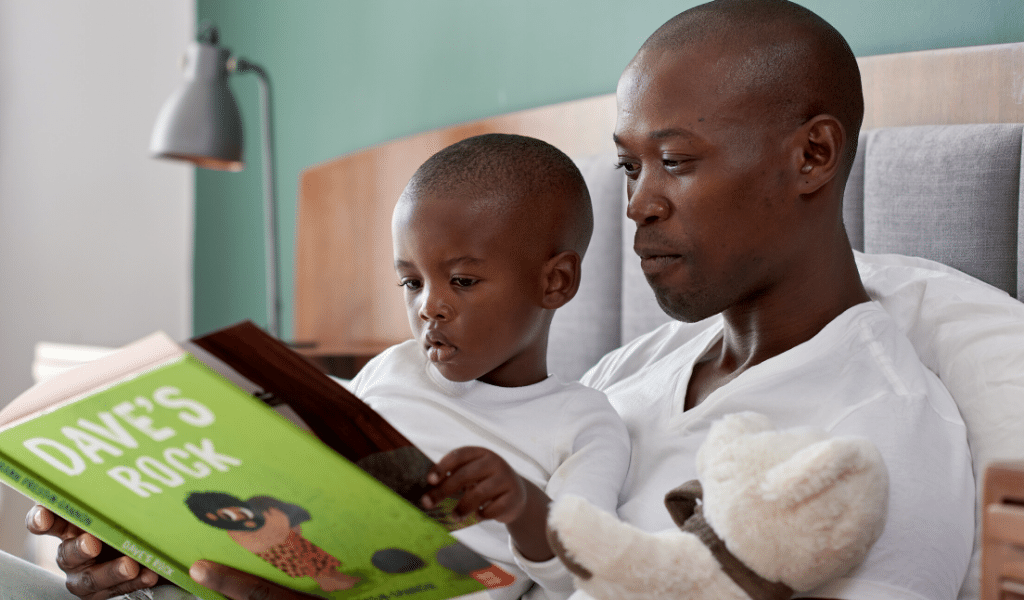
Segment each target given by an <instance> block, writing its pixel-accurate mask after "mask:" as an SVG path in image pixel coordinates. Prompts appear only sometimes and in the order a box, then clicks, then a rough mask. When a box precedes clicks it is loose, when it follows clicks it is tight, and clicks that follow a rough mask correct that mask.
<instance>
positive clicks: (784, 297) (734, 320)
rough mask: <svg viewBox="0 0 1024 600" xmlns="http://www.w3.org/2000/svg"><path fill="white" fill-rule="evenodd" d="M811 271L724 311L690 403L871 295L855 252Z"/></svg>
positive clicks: (696, 373)
mask: <svg viewBox="0 0 1024 600" xmlns="http://www.w3.org/2000/svg"><path fill="white" fill-rule="evenodd" d="M820 264H821V262H819V265H820ZM809 271H810V272H809V273H807V276H806V277H804V278H801V279H798V281H800V282H802V283H801V285H796V286H791V287H790V289H782V290H775V292H776V293H773V294H766V295H764V296H761V297H758V298H757V299H755V300H752V301H750V302H744V303H742V304H739V305H737V306H734V307H731V308H729V309H728V310H726V311H725V312H723V313H722V316H723V327H724V330H723V334H722V338H721V340H719V341H718V342H717V343H716V344H714V345H713V346H712V347H711V348H709V349H708V351H707V352H705V354H704V355H703V356H702V357H700V358H699V359H698V360H697V361H696V362H695V363H694V367H693V373H692V375H691V376H690V381H689V384H688V386H687V393H686V409H689V408H692V407H693V406H696V405H697V404H699V403H700V402H702V401H703V400H704V399H705V398H707V397H708V396H709V395H710V394H711V393H712V392H714V391H715V390H717V389H718V388H720V387H722V386H724V385H725V384H727V383H728V382H730V381H732V380H733V379H735V378H736V377H738V376H739V375H740V374H741V373H743V372H744V371H746V370H747V369H749V368H750V367H753V366H754V365H757V364H760V363H762V362H764V361H766V360H768V359H769V358H772V357H775V356H778V355H779V354H782V353H783V352H786V351H787V350H790V349H791V348H794V347H796V346H798V345H800V344H802V343H804V342H806V341H808V340H810V339H811V338H813V337H814V336H815V335H817V334H818V332H820V331H821V330H822V329H824V328H825V326H826V325H828V324H829V323H831V322H832V321H833V320H834V319H835V318H836V317H838V316H839V315H841V314H843V313H844V312H846V311H847V310H848V309H850V308H851V307H853V306H855V305H857V304H860V303H862V302H867V301H869V300H870V298H869V297H868V295H867V292H866V291H865V290H864V286H863V284H862V283H861V280H860V275H859V273H858V272H857V265H856V263H855V262H854V260H853V254H852V252H851V253H850V254H849V258H848V259H846V258H843V257H841V258H839V259H837V260H836V261H833V262H832V263H824V266H816V267H814V266H812V268H811V269H810V270H809Z"/></svg>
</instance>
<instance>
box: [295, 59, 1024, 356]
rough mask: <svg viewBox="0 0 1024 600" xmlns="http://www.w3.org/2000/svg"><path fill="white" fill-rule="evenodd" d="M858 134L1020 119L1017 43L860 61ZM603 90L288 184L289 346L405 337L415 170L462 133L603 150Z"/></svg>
mask: <svg viewBox="0 0 1024 600" xmlns="http://www.w3.org/2000/svg"><path fill="white" fill-rule="evenodd" d="M858 62H859V63H860V68H861V74H862V78H863V82H864V95H865V105H866V113H865V119H864V128H865V129H870V128H876V127H889V126H903V125H928V124H955V123H1020V122H1024V43H1015V44H1001V45H994V46H979V47H969V48H955V49H943V50H929V51H921V52H910V53H903V54H891V55H883V56H873V57H865V58H861V59H859V60H858ZM614 125H615V98H614V95H612V94H608V95H603V96H596V97H593V98H587V99H583V100H578V101H573V102H566V103H561V104H556V105H551V106H544V107H540V108H536V109H531V110H526V111H521V112H516V113H511V114H507V115H500V116H497V117H492V118H488V119H483V120H479V121H474V122H470V123H464V124H460V125H455V126H452V127H447V128H443V129H437V130H434V131H428V132H425V133H422V134H419V135H415V136H412V137H407V138H402V139H399V140H395V141H391V142H387V143H384V144H380V145H378V146H374V147H372V148H368V149H365V150H361V151H358V152H354V153H351V154H347V155H345V156H341V157H338V158H336V159H333V160H329V161H327V162H324V163H321V164H318V165H315V166H312V167H310V168H309V169H306V170H305V171H303V173H302V175H301V177H300V185H299V201H298V230H297V248H296V271H295V329H294V338H295V340H296V341H299V342H306V343H309V344H311V347H310V349H309V350H308V351H307V352H308V353H309V354H311V355H320V356H372V355H374V354H376V353H377V352H379V351H380V350H381V349H383V348H385V347H387V346H389V345H391V344H394V343H396V342H398V341H401V340H404V339H408V338H409V337H410V336H409V333H408V324H407V322H406V317H405V309H404V306H403V304H402V295H401V293H400V290H399V288H398V286H397V285H396V279H395V276H394V270H393V267H392V258H391V256H392V250H391V231H390V225H391V211H392V208H393V207H394V204H395V201H396V200H397V198H398V196H399V194H400V193H401V191H402V190H403V188H404V187H405V184H406V182H407V181H408V179H409V177H410V176H411V175H412V173H413V172H414V171H415V169H416V168H417V167H418V166H419V165H420V164H421V163H422V162H423V161H424V160H426V159H427V158H428V157H429V156H430V155H431V154H433V153H434V152H436V151H437V150H440V149H441V148H443V147H444V146H447V145H449V144H451V143H454V142H456V141H459V140H461V139H464V138H466V137H469V136H472V135H477V134H480V133H487V132H495V131H498V132H507V133H518V134H522V135H530V136H534V137H538V138H541V139H544V140H546V141H548V142H550V143H552V144H554V145H555V146H557V147H559V148H561V149H562V150H564V151H565V152H566V153H567V154H569V155H570V156H572V157H574V158H578V157H583V156H589V155H594V154H599V153H602V152H609V151H612V150H613V149H614V147H613V146H612V143H611V135H612V130H613V128H614Z"/></svg>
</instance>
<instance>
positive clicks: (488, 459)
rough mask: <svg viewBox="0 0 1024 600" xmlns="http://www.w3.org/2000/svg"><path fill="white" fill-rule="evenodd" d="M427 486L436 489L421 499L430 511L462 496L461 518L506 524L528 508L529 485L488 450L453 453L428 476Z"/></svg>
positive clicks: (467, 449) (457, 509) (468, 448)
mask: <svg viewBox="0 0 1024 600" xmlns="http://www.w3.org/2000/svg"><path fill="white" fill-rule="evenodd" d="M427 483H429V484H430V485H433V486H434V488H433V489H432V490H430V491H429V492H427V493H426V494H424V496H423V499H422V503H423V507H424V508H426V509H427V510H430V509H431V508H434V506H436V505H437V503H438V502H441V501H442V500H444V499H445V498H448V497H450V496H456V495H458V494H459V493H461V494H462V497H461V498H459V503H458V505H457V506H456V507H455V510H454V511H453V515H454V516H455V517H456V518H458V519H464V518H465V517H467V516H469V515H472V514H473V513H476V514H477V515H478V516H479V517H480V518H482V519H494V520H496V521H500V522H502V523H505V524H506V525H507V524H509V523H511V522H513V521H515V520H516V519H518V518H519V517H520V516H521V515H522V514H523V511H524V510H525V509H526V499H527V492H526V482H525V481H524V480H523V478H522V477H520V476H519V475H518V474H517V473H516V472H515V471H513V470H512V467H510V466H509V465H508V463H507V462H505V460H504V459H503V458H501V457H500V456H498V455H497V454H495V453H494V452H491V451H490V450H487V449H486V448H477V447H475V446H466V447H464V448H458V449H456V450H452V451H451V452H449V453H448V454H446V455H445V456H444V458H442V459H441V460H440V461H438V463H437V464H436V465H434V468H433V470H431V472H430V473H428V474H427Z"/></svg>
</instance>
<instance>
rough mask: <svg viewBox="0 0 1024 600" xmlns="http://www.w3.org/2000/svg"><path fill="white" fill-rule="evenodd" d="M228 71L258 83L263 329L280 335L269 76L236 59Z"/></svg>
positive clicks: (244, 61) (264, 71) (253, 65)
mask: <svg viewBox="0 0 1024 600" xmlns="http://www.w3.org/2000/svg"><path fill="white" fill-rule="evenodd" d="M227 67H228V70H229V71H234V72H238V73H245V72H250V73H255V74H256V76H257V78H258V80H259V88H260V110H261V113H262V114H261V119H260V123H262V127H263V200H264V205H263V212H264V216H263V223H264V238H265V242H264V247H265V248H264V249H265V251H266V263H267V270H266V273H267V275H266V279H267V330H268V331H269V332H270V334H271V335H273V336H275V337H280V336H281V311H282V305H281V294H280V291H279V289H278V274H277V269H278V251H277V199H276V193H275V191H274V156H273V139H272V137H271V135H272V129H273V128H272V127H271V110H270V77H269V76H268V75H267V72H266V70H264V69H263V67H261V66H259V65H257V64H255V63H252V62H249V61H247V60H245V59H244V58H240V57H237V56H233V57H231V59H230V60H228V65H227Z"/></svg>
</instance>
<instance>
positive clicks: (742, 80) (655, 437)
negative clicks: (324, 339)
mask: <svg viewBox="0 0 1024 600" xmlns="http://www.w3.org/2000/svg"><path fill="white" fill-rule="evenodd" d="M617 101H618V119H617V125H616V131H615V141H616V144H617V146H618V149H619V156H620V163H621V166H622V168H623V170H624V171H625V173H626V176H627V178H628V195H629V206H628V212H627V214H628V216H629V217H630V218H631V219H632V220H633V221H634V222H635V223H636V225H637V232H636V238H635V250H636V251H637V253H638V254H639V256H640V260H641V264H642V266H643V269H644V272H645V274H646V275H647V278H648V281H649V282H650V284H651V286H652V287H653V288H654V290H655V293H656V295H657V297H658V301H659V303H660V304H661V306H662V308H663V309H664V310H665V311H666V312H668V313H669V314H670V315H672V316H673V317H675V318H677V319H680V320H683V321H696V320H701V319H705V318H709V317H713V316H714V315H721V316H720V317H714V320H713V321H711V322H710V324H709V326H708V327H705V328H702V329H701V330H700V331H699V332H698V333H697V334H696V335H693V334H690V333H688V332H690V331H692V330H691V329H688V328H685V327H681V326H679V324H670V325H668V326H666V327H663V328H661V329H659V330H656V331H655V332H652V333H651V334H649V335H647V336H644V337H642V338H640V339H639V340H637V341H635V342H633V343H631V344H629V345H627V346H626V347H625V348H623V349H620V350H618V351H616V352H613V353H612V354H610V355H609V356H607V357H606V358H605V359H603V360H602V361H601V362H600V363H599V364H598V365H597V366H596V367H595V368H594V369H592V370H591V372H590V373H588V374H587V376H586V377H585V378H584V383H588V384H590V385H593V386H595V387H597V388H599V389H602V390H604V391H605V392H606V393H607V394H608V396H609V398H610V399H611V400H612V402H613V404H615V405H616V408H617V409H618V410H619V411H620V413H621V414H622V416H623V417H624V419H625V420H626V422H627V424H628V426H629V428H630V433H631V435H632V436H633V459H632V463H631V465H630V472H629V475H628V477H627V482H626V486H625V488H624V489H623V492H622V494H621V497H622V498H623V503H622V505H621V506H620V516H621V517H622V518H623V519H625V520H627V521H629V522H631V523H633V524H635V525H637V526H639V527H641V528H644V529H647V530H650V531H657V530H664V529H669V528H673V527H674V525H673V524H672V522H671V520H670V519H669V517H668V515H667V513H666V511H665V510H664V508H663V507H662V497H663V496H664V493H665V492H666V491H668V490H669V489H671V488H673V487H675V486H676V485H678V484H679V483H682V482H683V481H686V480H688V479H691V478H692V477H693V476H694V455H695V453H696V449H697V447H699V445H700V442H701V441H702V440H703V438H704V436H705V434H706V432H707V428H708V427H709V425H710V423H711V422H712V421H713V420H715V419H716V418H718V417H719V416H721V415H724V414H726V413H729V412H735V411H738V410H754V411H758V412H762V413H764V414H766V415H768V416H769V418H770V419H772V420H773V422H774V423H775V424H776V426H778V427H788V426H794V425H799V424H810V425H816V426H820V427H825V428H826V429H828V430H829V431H831V432H832V433H834V434H853V435H861V436H866V437H868V438H869V439H871V440H872V441H873V442H874V443H875V444H876V446H878V447H879V450H880V451H881V452H882V454H883V456H884V458H885V460H886V464H887V466H888V468H889V472H890V479H891V482H892V483H891V486H890V487H891V497H890V502H889V515H888V522H887V525H886V529H885V531H884V532H883V534H882V537H881V538H880V539H879V541H878V542H877V543H876V544H875V546H874V548H873V549H872V551H871V553H870V555H869V556H868V558H867V559H866V561H865V562H864V564H862V565H861V566H860V567H858V568H857V569H855V570H854V571H853V573H851V575H850V576H848V577H846V578H844V579H842V580H839V581H836V582H833V583H831V584H829V585H827V586H826V587H824V588H821V589H819V590H815V591H814V595H816V596H818V597H837V598H851V599H854V598H868V597H885V598H893V597H905V598H949V599H951V598H954V597H956V595H957V591H958V590H959V587H960V584H961V583H962V580H963V577H964V574H965V573H966V570H967V562H968V557H969V555H970V552H971V543H972V540H973V510H974V508H973V507H974V491H973V490H974V481H973V475H972V472H971V466H970V456H969V451H968V449H967V442H966V437H965V430H964V426H963V422H962V421H961V420H960V416H959V413H958V411H957V409H956V406H955V405H954V404H953V401H952V399H951V398H950V397H949V395H948V393H947V392H946V391H945V389H944V388H943V387H942V386H941V384H940V383H939V382H938V380H937V379H936V378H935V376H934V375H932V374H931V373H930V372H928V371H927V370H926V369H925V368H924V367H923V366H922V365H921V364H920V362H919V361H918V360H917V357H916V356H915V355H914V352H913V349H912V348H911V347H910V344H909V342H907V340H906V339H905V338H904V337H903V336H902V334H900V333H899V332H898V330H897V329H896V326H895V324H894V323H893V322H892V321H891V320H890V319H889V317H888V316H887V315H886V314H885V313H884V312H883V311H882V310H881V308H879V306H878V305H876V304H874V303H871V302H870V301H869V299H868V296H867V294H866V293H865V291H864V288H863V286H862V284H861V282H860V279H859V276H858V273H857V269H856V266H855V264H854V259H853V253H852V250H851V249H850V244H849V241H848V240H847V238H846V234H845V230H844V228H843V224H842V217H841V214H842V211H841V201H842V194H843V189H844V187H845V182H846V177H847V175H848V173H849V170H850V166H851V163H852V160H853V156H854V154H855V151H856V140H857V134H858V130H859V128H860V123H861V119H862V114H863V103H862V96H861V89H860V78H859V73H858V70H857V65H856V61H855V60H854V57H853V55H852V53H851V52H850V49H849V47H848V46H847V44H846V42H845V41H844V40H843V39H842V37H841V36H840V35H839V34H838V32H836V31H835V30H834V29H833V28H832V27H831V26H829V25H828V24H827V23H825V22H824V21H823V20H821V19H820V18H819V17H817V16H816V15H814V14H813V13H811V12H810V11H808V10H806V9H804V8H801V7H800V6H798V5H795V4H791V3H789V2H786V1H783V0H718V1H716V2H712V3H710V4H706V5H702V6H698V7H696V8H694V9H691V10H689V11H686V12H684V13H682V14H680V15H678V16H677V17H675V18H673V19H671V20H670V21H669V22H667V23H666V24H665V25H664V26H662V27H661V28H660V29H658V31H656V32H655V33H654V34H653V35H652V36H651V37H650V38H649V39H648V40H647V42H645V43H644V45H643V47H642V48H641V49H640V51H639V53H638V54H637V55H636V57H635V58H634V59H633V61H632V62H631V63H630V64H629V66H628V67H627V68H626V70H625V72H624V73H623V75H622V78H621V80H620V82H619V86H618V90H617ZM36 516H37V517H39V518H40V520H39V521H37V522H36V523H35V525H34V526H32V527H30V528H32V529H33V530H34V531H36V532H37V533H43V532H46V531H47V530H48V529H51V527H50V523H51V522H52V515H50V514H49V513H37V515H36ZM54 527H55V528H56V530H60V529H61V528H63V527H64V526H63V525H61V523H60V522H59V521H58V522H57V524H56V525H55V526H54ZM87 547H88V546H87V545H86V544H84V543H81V542H79V543H75V542H74V541H71V542H66V543H65V551H64V552H63V554H62V565H63V566H64V568H65V570H67V571H68V572H69V588H70V589H71V590H72V591H74V592H76V593H78V594H79V595H81V596H83V597H89V594H91V593H94V590H98V592H97V593H95V595H94V596H93V597H95V598H105V597H108V596H107V595H106V591H105V590H104V588H105V587H110V586H111V585H118V584H120V583H121V582H123V581H125V580H126V579H129V577H128V576H118V575H116V574H115V572H114V568H113V567H111V566H109V565H111V564H115V563H100V564H98V565H95V566H92V562H91V561H93V560H94V559H93V558H91V557H92V556H95V554H93V553H91V552H83V550H84V549H86V548H87ZM135 573H137V570H136V572H135ZM131 576H132V577H135V576H136V575H135V574H134V573H133V574H131ZM143 576H145V575H140V576H139V577H143ZM193 576H194V577H196V578H197V580H199V581H200V582H201V583H203V584H204V585H207V586H209V587H212V588H214V589H218V590H221V591H223V592H224V593H225V594H226V595H228V596H229V597H232V598H238V599H246V598H256V597H259V598H267V599H271V598H274V599H285V598H297V597H299V596H297V595H295V594H294V593H292V592H288V591H286V590H281V589H278V588H273V587H270V586H269V585H268V584H265V583H264V582H260V581H257V580H255V579H254V578H252V577H250V576H248V575H245V574H240V573H237V572H233V571H230V570H228V569H225V568H223V567H219V566H216V565H211V564H208V563H202V564H197V565H196V567H194V569H193ZM136 581H138V580H136ZM89 582H92V583H89ZM137 585H138V583H133V584H129V587H132V586H137ZM121 589H128V588H125V587H122V588H121ZM261 593H265V595H259V594H261Z"/></svg>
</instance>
